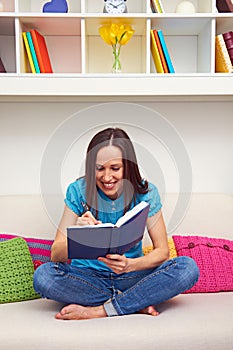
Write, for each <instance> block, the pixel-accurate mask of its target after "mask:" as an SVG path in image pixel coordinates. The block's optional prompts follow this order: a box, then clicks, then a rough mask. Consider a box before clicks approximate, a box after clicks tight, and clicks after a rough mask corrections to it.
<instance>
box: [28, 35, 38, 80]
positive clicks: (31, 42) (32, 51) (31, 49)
mask: <svg viewBox="0 0 233 350" xmlns="http://www.w3.org/2000/svg"><path fill="white" fill-rule="evenodd" d="M26 35H27V39H28V44H29V47H30V51H31V54H32V59H33V63H34V66H35V70H36V73H40V67H39V64H38V60H37V56H36V51H35V48H34V45H33V41H32V36H31V33H30V32H26Z"/></svg>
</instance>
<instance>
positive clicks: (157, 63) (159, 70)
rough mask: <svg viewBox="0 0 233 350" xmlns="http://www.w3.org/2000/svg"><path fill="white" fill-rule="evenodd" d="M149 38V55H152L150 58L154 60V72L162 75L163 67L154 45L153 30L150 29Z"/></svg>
mask: <svg viewBox="0 0 233 350" xmlns="http://www.w3.org/2000/svg"><path fill="white" fill-rule="evenodd" d="M150 36H151V54H152V57H153V60H154V64H155V68H156V71H157V73H164V69H163V65H162V62H161V58H160V55H159V50H158V47H157V45H156V41H155V36H154V32H153V29H151V31H150Z"/></svg>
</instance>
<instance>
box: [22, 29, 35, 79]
mask: <svg viewBox="0 0 233 350" xmlns="http://www.w3.org/2000/svg"><path fill="white" fill-rule="evenodd" d="M22 36H23V41H24V45H25V48H26V52H27V56H28V60H29V64H30V67H31V71H32V73H36V69H35V66H34V62H33V59H32V54H31V50H30V47H29V43H28V39H27V34H26V32H23V33H22Z"/></svg>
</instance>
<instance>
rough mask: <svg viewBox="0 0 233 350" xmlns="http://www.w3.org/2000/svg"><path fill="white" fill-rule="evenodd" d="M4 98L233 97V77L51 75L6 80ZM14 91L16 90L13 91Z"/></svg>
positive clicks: (1, 92) (0, 91) (2, 88)
mask: <svg viewBox="0 0 233 350" xmlns="http://www.w3.org/2000/svg"><path fill="white" fill-rule="evenodd" d="M1 79H2V83H1V85H0V95H1V96H5V97H6V96H76V97H79V96H202V95H203V96H224V95H228V96H232V98H233V84H232V77H231V76H229V75H227V76H226V74H215V75H214V76H212V75H198V76H195V78H194V77H193V76H189V75H187V76H185V75H173V76H172V77H171V76H170V75H169V74H166V75H165V74H164V75H160V76H157V75H153V74H150V75H146V74H138V75H130V74H129V75H120V76H118V77H113V76H112V74H109V75H98V74H96V75H87V74H84V75H73V74H72V75H67V76H62V75H53V76H52V77H51V75H49V76H47V75H46V74H43V75H38V76H35V75H33V74H27V75H23V76H20V77H19V76H15V75H14V74H12V75H9V76H8V77H2V78H1ZM12 87H13V88H12Z"/></svg>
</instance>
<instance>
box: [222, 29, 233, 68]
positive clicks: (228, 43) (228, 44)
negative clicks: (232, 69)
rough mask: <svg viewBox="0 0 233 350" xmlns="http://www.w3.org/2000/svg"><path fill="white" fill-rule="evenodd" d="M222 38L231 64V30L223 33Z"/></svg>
mask: <svg viewBox="0 0 233 350" xmlns="http://www.w3.org/2000/svg"><path fill="white" fill-rule="evenodd" d="M223 39H224V41H225V44H226V47H227V51H228V53H229V56H230V59H231V64H232V65H233V32H226V33H224V34H223Z"/></svg>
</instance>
